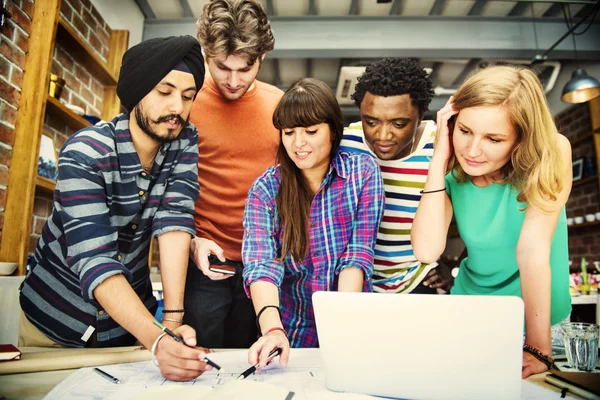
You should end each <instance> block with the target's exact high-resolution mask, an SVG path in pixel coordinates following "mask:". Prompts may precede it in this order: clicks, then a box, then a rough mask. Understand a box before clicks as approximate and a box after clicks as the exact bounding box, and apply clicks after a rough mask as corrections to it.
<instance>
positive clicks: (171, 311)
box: [163, 308, 185, 314]
mask: <svg viewBox="0 0 600 400" xmlns="http://www.w3.org/2000/svg"><path fill="white" fill-rule="evenodd" d="M184 312H185V310H184V309H183V308H182V309H181V310H163V314H166V313H184Z"/></svg>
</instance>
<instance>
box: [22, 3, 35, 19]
mask: <svg viewBox="0 0 600 400" xmlns="http://www.w3.org/2000/svg"><path fill="white" fill-rule="evenodd" d="M21 9H22V10H23V12H24V13H25V14H26V15H27V16H28V17H29V19H33V0H23V1H22V2H21Z"/></svg>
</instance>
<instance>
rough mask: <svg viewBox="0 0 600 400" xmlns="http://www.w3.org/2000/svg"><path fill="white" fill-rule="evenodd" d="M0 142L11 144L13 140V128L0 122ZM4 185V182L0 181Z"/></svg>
mask: <svg viewBox="0 0 600 400" xmlns="http://www.w3.org/2000/svg"><path fill="white" fill-rule="evenodd" d="M0 142H2V143H6V144H9V145H11V146H12V145H13V144H14V142H15V130H14V129H13V128H11V127H10V126H7V125H5V124H2V123H0ZM0 185H4V183H0Z"/></svg>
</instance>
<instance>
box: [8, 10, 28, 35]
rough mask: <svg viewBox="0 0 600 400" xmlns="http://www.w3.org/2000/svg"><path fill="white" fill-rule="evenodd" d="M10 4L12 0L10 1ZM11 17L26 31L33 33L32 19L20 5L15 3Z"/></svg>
mask: <svg viewBox="0 0 600 400" xmlns="http://www.w3.org/2000/svg"><path fill="white" fill-rule="evenodd" d="M8 4H10V2H9V3H8ZM9 9H10V11H11V14H12V15H11V17H10V19H11V20H12V21H14V22H15V24H17V25H18V26H20V27H21V28H22V29H23V30H24V31H25V32H27V33H31V19H30V18H29V17H28V16H27V14H25V13H24V12H23V10H21V9H20V8H19V7H16V6H14V5H13V7H12V9H11V8H10V7H9Z"/></svg>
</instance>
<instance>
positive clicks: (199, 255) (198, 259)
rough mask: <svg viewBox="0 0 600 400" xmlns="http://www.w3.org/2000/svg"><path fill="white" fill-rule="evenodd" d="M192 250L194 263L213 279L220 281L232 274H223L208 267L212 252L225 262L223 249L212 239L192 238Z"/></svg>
mask: <svg viewBox="0 0 600 400" xmlns="http://www.w3.org/2000/svg"><path fill="white" fill-rule="evenodd" d="M190 250H191V253H192V259H193V260H194V263H195V264H196V266H197V267H198V269H199V270H200V271H202V273H203V274H204V275H206V276H207V277H208V278H210V279H212V280H213V281H220V280H223V279H227V278H230V277H231V276H232V275H228V274H222V273H220V272H213V271H211V270H209V269H208V268H209V267H210V262H209V261H208V256H209V255H210V254H214V255H215V256H216V257H217V258H218V259H219V260H221V261H223V262H225V255H224V254H223V249H222V248H221V247H220V246H219V245H218V244H216V243H215V242H213V241H212V240H208V239H203V238H199V237H196V238H194V239H192V244H191V248H190Z"/></svg>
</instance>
